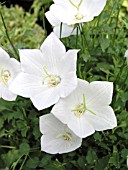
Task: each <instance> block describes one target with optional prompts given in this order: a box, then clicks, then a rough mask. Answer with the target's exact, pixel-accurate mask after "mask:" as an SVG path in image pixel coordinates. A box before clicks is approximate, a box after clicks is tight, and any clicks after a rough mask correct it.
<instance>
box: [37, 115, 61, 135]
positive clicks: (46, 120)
mask: <svg viewBox="0 0 128 170" xmlns="http://www.w3.org/2000/svg"><path fill="white" fill-rule="evenodd" d="M39 125H40V131H41V133H42V134H47V133H49V134H50V133H51V134H56V133H57V132H58V131H60V132H61V131H62V130H63V126H62V123H61V122H60V121H57V119H56V117H55V116H53V115H52V114H46V115H43V116H40V119H39ZM51 129H52V130H51ZM50 130H51V131H50Z"/></svg>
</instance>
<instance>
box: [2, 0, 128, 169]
mask: <svg viewBox="0 0 128 170" xmlns="http://www.w3.org/2000/svg"><path fill="white" fill-rule="evenodd" d="M38 2H39V1H38V0H36V1H34V4H33V5H32V8H31V9H34V10H33V11H34V13H33V14H30V13H25V12H24V11H23V9H22V8H19V7H18V6H16V7H11V8H10V9H8V8H6V7H5V6H3V7H2V9H1V10H2V14H3V16H4V18H5V23H6V26H7V29H8V33H9V36H10V38H11V40H12V42H13V44H14V46H15V47H16V49H18V48H38V47H39V46H40V45H41V43H42V42H43V40H44V37H45V36H44V31H43V30H42V28H41V27H40V26H38V25H37V24H36V21H37V17H38V16H40V17H41V16H42V20H43V23H44V18H43V17H44V12H45V10H46V9H47V8H48V7H49V5H50V3H51V0H49V1H46V0H44V1H43V0H42V1H40V2H39V3H38ZM127 11H128V4H127V1H124V2H122V1H120V0H115V1H113V0H108V2H107V5H106V7H105V9H104V11H103V12H102V13H101V14H100V16H98V17H97V18H95V19H94V20H93V21H91V22H89V23H85V24H84V26H83V30H82V31H83V34H82V35H79V36H78V44H77V45H78V48H79V49H81V50H80V52H79V57H78V69H77V70H78V71H77V75H78V77H80V78H82V79H85V80H87V81H89V82H91V81H95V80H102V81H112V82H114V94H113V102H112V107H113V108H114V111H115V114H116V116H117V120H118V126H117V127H116V128H115V129H113V130H108V131H104V132H95V133H94V134H93V135H91V136H89V137H87V138H86V139H84V140H83V144H82V146H81V147H80V148H79V149H77V150H76V151H74V152H71V153H68V154H63V155H58V154H56V155H49V154H46V153H44V152H41V151H40V150H41V149H40V137H41V133H40V132H39V116H41V115H43V114H47V113H49V109H46V110H43V111H40V112H39V111H37V110H36V109H35V108H34V106H33V105H32V103H31V101H30V100H29V99H24V98H21V97H18V98H17V100H16V102H7V101H4V100H2V99H0V170H9V169H10V170H33V169H39V170H42V169H45V170H71V169H73V170H90V169H94V170H115V169H119V170H120V169H121V170H126V169H127V168H126V158H127V155H128V66H127V64H126V61H125V58H124V53H125V51H126V49H128V38H127V33H128V30H127V29H128V28H127V24H128V21H127V19H126V13H127ZM0 25H1V27H0V42H1V45H2V46H3V47H4V49H8V51H9V53H10V54H12V55H13V56H15V54H14V52H13V49H12V48H10V43H9V42H8V40H7V37H6V34H5V30H4V27H3V24H2V21H1V20H0ZM44 28H45V27H44ZM76 38H77V37H76V36H71V37H68V38H65V39H62V41H63V42H64V44H65V45H66V47H67V48H76Z"/></svg>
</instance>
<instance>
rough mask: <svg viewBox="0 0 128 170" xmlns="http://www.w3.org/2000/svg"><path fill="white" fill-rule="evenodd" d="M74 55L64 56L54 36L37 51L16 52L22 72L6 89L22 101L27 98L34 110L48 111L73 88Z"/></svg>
mask: <svg viewBox="0 0 128 170" xmlns="http://www.w3.org/2000/svg"><path fill="white" fill-rule="evenodd" d="M77 52H78V50H69V51H68V52H66V49H65V46H64V45H63V44H62V43H61V41H60V40H59V39H58V38H57V37H56V36H55V34H54V33H51V34H50V35H49V36H48V37H47V39H46V40H45V41H44V43H43V44H42V45H41V48H40V50H39V49H24V50H20V51H19V53H20V60H21V67H22V70H23V72H22V73H20V74H19V75H18V77H17V78H16V79H15V81H14V82H13V84H12V85H11V87H10V89H11V90H12V91H13V92H15V93H17V94H19V95H21V96H23V97H29V98H30V99H31V100H32V102H33V104H34V106H35V107H36V108H37V109H38V110H42V109H45V108H47V107H50V106H51V105H53V104H55V103H56V102H58V100H59V99H60V97H62V98H64V97H67V96H68V95H69V94H70V93H71V92H72V91H73V90H74V89H75V88H76V86H77V77H76V60H77Z"/></svg>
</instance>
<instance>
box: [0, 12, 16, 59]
mask: <svg viewBox="0 0 128 170" xmlns="http://www.w3.org/2000/svg"><path fill="white" fill-rule="evenodd" d="M0 16H1V19H2V22H3V25H4V29H5V33H6V36H7V39H8V41H9V42H10V44H11V46H12V48H13V50H14V52H15V54H16V59H17V60H19V55H18V52H17V50H16V48H15V47H14V45H13V43H12V41H11V39H10V37H9V34H8V31H7V27H6V24H5V21H4V18H3V15H2V12H1V11H0Z"/></svg>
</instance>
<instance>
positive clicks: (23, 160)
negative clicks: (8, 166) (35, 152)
mask: <svg viewBox="0 0 128 170" xmlns="http://www.w3.org/2000/svg"><path fill="white" fill-rule="evenodd" d="M27 157H28V154H27V155H26V156H25V158H24V160H23V162H22V164H21V167H20V169H19V170H22V168H23V165H24V164H25V162H26V160H27Z"/></svg>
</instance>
